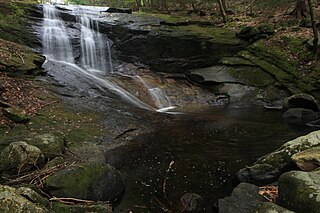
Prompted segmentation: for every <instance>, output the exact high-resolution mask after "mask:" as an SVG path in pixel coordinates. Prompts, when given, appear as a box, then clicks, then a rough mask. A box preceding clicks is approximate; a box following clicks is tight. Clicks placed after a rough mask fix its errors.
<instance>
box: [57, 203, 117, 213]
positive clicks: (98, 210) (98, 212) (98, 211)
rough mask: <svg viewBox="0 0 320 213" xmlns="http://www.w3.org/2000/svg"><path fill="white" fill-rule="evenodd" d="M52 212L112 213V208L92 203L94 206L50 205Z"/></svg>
mask: <svg viewBox="0 0 320 213" xmlns="http://www.w3.org/2000/svg"><path fill="white" fill-rule="evenodd" d="M52 210H53V212H68V213H87V212H95V213H112V212H113V211H112V206H111V205H110V203H102V202H99V203H94V204H85V205H81V204H75V205H67V204H63V203H53V204H52Z"/></svg>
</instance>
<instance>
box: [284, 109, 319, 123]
mask: <svg viewBox="0 0 320 213" xmlns="http://www.w3.org/2000/svg"><path fill="white" fill-rule="evenodd" d="M282 118H283V120H284V121H285V122H286V123H287V124H288V125H290V126H304V125H306V124H307V123H308V122H311V121H315V120H317V119H318V118H319V115H318V114H317V113H315V112H314V111H312V110H310V109H304V108H292V109H288V110H287V111H285V112H284V113H283V115H282Z"/></svg>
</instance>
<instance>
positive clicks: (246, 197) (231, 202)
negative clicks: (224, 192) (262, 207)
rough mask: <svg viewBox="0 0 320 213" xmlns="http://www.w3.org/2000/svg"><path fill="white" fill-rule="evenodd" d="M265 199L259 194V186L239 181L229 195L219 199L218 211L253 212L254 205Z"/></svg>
mask: <svg viewBox="0 0 320 213" xmlns="http://www.w3.org/2000/svg"><path fill="white" fill-rule="evenodd" d="M266 201H267V200H266V199H265V198H263V197H262V196H261V195H259V187H257V186H255V185H252V184H248V183H240V184H239V185H238V186H237V187H236V188H234V190H233V191H232V194H231V197H227V198H223V199H220V200H219V213H233V212H237V213H247V212H253V211H254V209H255V208H256V206H258V205H259V204H261V203H262V202H266Z"/></svg>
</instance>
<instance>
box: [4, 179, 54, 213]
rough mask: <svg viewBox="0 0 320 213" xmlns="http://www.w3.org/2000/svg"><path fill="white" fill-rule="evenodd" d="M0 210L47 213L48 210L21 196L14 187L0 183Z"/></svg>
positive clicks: (15, 212) (14, 212) (16, 212)
mask: <svg viewBox="0 0 320 213" xmlns="http://www.w3.org/2000/svg"><path fill="white" fill-rule="evenodd" d="M0 212H12V213H19V212H33V213H47V212H49V211H48V210H47V209H46V208H44V207H40V206H37V205H36V204H34V203H32V202H31V201H29V200H28V199H26V198H25V197H23V196H21V195H20V194H19V192H18V191H17V190H16V189H14V188H12V187H9V186H3V185H0Z"/></svg>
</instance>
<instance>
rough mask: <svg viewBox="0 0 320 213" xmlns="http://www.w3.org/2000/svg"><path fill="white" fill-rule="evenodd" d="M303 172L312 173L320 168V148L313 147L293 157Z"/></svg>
mask: <svg viewBox="0 0 320 213" xmlns="http://www.w3.org/2000/svg"><path fill="white" fill-rule="evenodd" d="M291 159H292V161H293V162H295V163H296V164H297V166H298V167H299V168H300V169H301V170H303V171H312V170H314V169H316V168H318V167H319V166H320V147H313V148H311V149H307V150H305V151H303V152H299V153H296V154H294V155H292V157H291Z"/></svg>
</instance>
